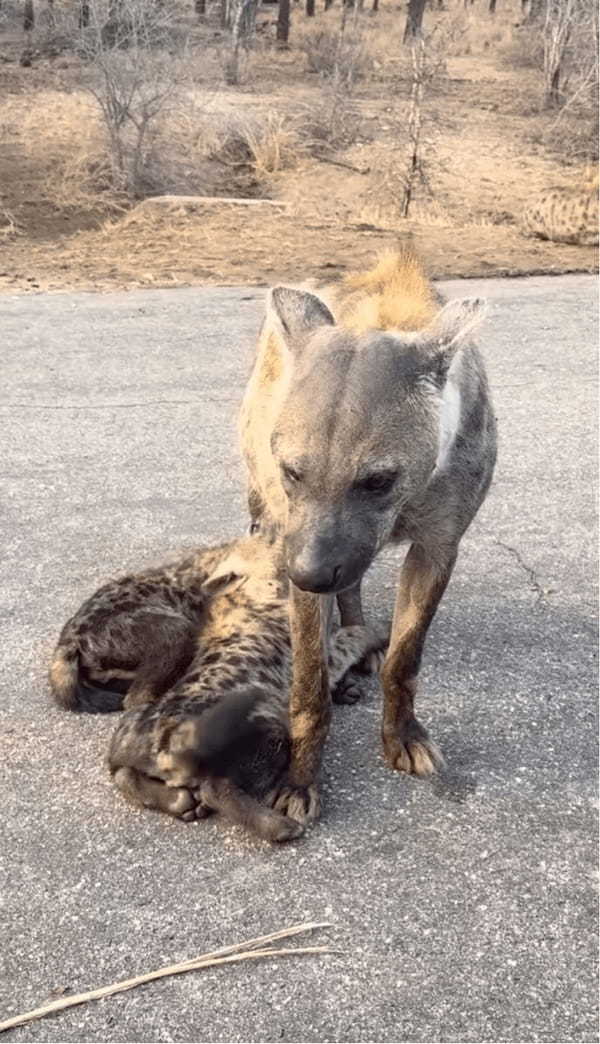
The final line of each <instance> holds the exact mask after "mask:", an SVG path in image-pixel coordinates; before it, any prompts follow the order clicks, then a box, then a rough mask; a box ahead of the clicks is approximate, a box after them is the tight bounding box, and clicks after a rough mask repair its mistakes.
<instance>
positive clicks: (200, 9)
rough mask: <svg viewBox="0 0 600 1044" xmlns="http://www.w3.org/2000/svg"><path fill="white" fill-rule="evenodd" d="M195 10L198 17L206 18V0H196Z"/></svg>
mask: <svg viewBox="0 0 600 1044" xmlns="http://www.w3.org/2000/svg"><path fill="white" fill-rule="evenodd" d="M194 11H195V12H196V14H197V15H198V18H204V16H205V14H206V0H194Z"/></svg>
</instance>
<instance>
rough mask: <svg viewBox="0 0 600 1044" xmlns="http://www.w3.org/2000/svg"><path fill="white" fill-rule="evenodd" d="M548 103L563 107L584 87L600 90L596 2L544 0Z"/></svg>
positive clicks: (546, 91) (550, 107) (545, 80)
mask: <svg viewBox="0 0 600 1044" xmlns="http://www.w3.org/2000/svg"><path fill="white" fill-rule="evenodd" d="M542 36H543V45H544V104H545V106H546V108H549V109H552V108H559V107H560V106H561V105H563V104H564V103H565V102H566V101H567V99H568V97H569V94H570V93H573V92H574V91H580V90H581V89H582V85H584V89H585V87H590V86H591V88H592V89H593V88H594V87H596V88H597V80H598V7H597V4H596V2H595V0H544V7H543V23H542Z"/></svg>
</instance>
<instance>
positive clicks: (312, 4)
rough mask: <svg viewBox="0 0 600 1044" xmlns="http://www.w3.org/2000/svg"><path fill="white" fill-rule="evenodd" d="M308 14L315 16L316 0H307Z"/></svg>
mask: <svg viewBox="0 0 600 1044" xmlns="http://www.w3.org/2000/svg"><path fill="white" fill-rule="evenodd" d="M306 16H307V18H314V16H315V0H306Z"/></svg>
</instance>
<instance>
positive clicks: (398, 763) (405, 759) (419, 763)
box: [383, 718, 444, 778]
mask: <svg viewBox="0 0 600 1044" xmlns="http://www.w3.org/2000/svg"><path fill="white" fill-rule="evenodd" d="M383 752H384V755H385V759H386V761H387V763H388V765H389V766H390V767H391V768H393V769H395V770H396V772H407V773H409V774H410V775H413V776H420V777H421V778H423V777H426V776H431V775H433V773H434V772H436V771H437V770H438V769H441V768H442V767H443V765H444V758H443V755H442V752H441V750H440V749H439V747H438V746H437V744H436V743H434V742H433V740H431V739H429V736H428V735H427V731H426V729H424V728H423V726H422V725H420V724H419V722H418V721H417V719H416V718H411V719H409V721H408V722H406V724H405V725H404V727H403V728H402V729H401V730H398V732H397V733H396V734H395V735H385V734H384V736H383Z"/></svg>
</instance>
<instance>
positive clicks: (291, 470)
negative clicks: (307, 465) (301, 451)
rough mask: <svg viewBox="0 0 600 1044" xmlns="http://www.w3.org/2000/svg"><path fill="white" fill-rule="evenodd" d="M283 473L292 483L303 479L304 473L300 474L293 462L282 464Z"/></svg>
mask: <svg viewBox="0 0 600 1044" xmlns="http://www.w3.org/2000/svg"><path fill="white" fill-rule="evenodd" d="M281 473H282V475H283V477H284V479H286V481H287V482H290V483H291V484H292V485H295V484H296V483H297V482H301V481H302V475H301V474H300V472H299V471H298V469H297V468H295V467H294V466H293V464H282V465H281Z"/></svg>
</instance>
